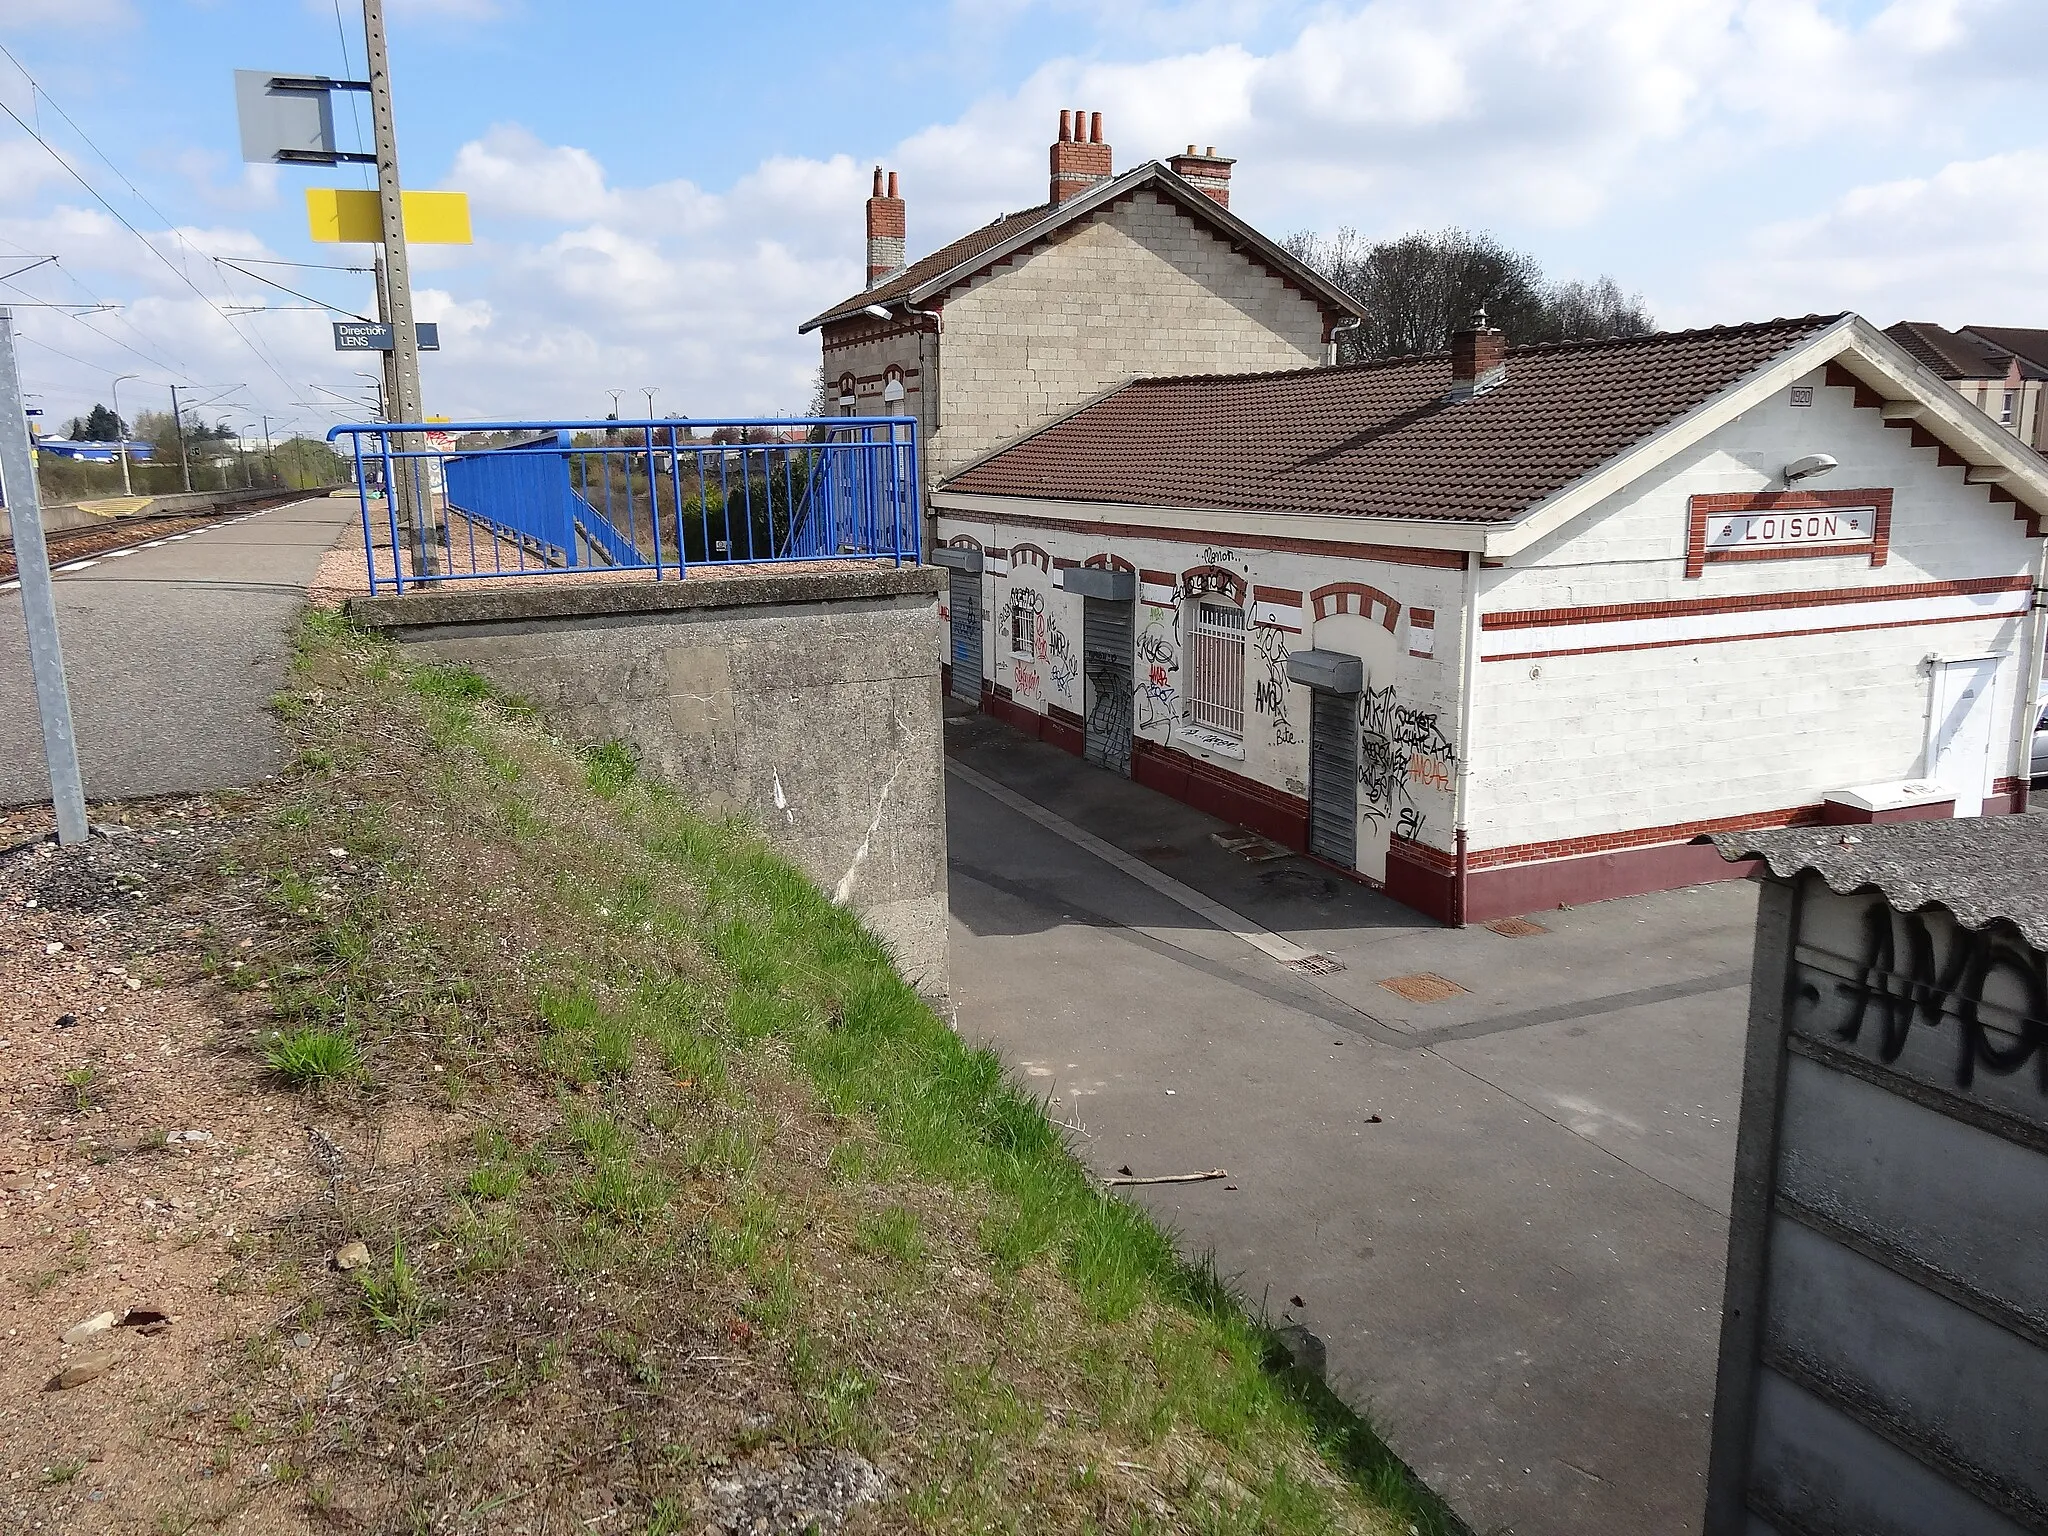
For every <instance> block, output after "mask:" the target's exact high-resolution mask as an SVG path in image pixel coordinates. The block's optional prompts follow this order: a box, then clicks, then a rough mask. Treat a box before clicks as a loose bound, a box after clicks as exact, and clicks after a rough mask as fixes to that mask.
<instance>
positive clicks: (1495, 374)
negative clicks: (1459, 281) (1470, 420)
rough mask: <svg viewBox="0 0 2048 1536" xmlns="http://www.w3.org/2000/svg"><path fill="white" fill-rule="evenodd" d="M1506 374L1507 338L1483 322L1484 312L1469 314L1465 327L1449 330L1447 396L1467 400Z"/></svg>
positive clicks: (1501, 381) (1482, 392) (1497, 381)
mask: <svg viewBox="0 0 2048 1536" xmlns="http://www.w3.org/2000/svg"><path fill="white" fill-rule="evenodd" d="M1507 377H1508V338H1507V333H1506V332H1505V331H1496V330H1493V329H1491V328H1489V327H1488V325H1487V323H1486V311H1485V310H1483V309H1482V310H1480V311H1479V313H1478V314H1476V315H1474V316H1473V317H1472V326H1471V329H1469V330H1463V331H1453V332H1451V398H1452V399H1453V400H1468V399H1470V398H1471V397H1472V396H1474V395H1480V394H1484V393H1485V392H1486V391H1487V390H1489V389H1492V388H1493V387H1494V386H1495V385H1496V384H1504V383H1506V382H1507Z"/></svg>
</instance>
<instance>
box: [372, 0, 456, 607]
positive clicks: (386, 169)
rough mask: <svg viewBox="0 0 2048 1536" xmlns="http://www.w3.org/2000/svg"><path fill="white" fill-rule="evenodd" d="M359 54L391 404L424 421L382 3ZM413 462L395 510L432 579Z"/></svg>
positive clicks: (423, 572)
mask: <svg viewBox="0 0 2048 1536" xmlns="http://www.w3.org/2000/svg"><path fill="white" fill-rule="evenodd" d="M363 55H364V57H365V59H367V60H368V62H369V74H370V125H371V128H372V130H373V136H374V138H375V145H376V153H377V211H378V214H379V217H380V220H381V223H382V225H383V232H384V283H385V287H386V288H388V289H389V290H390V291H389V294H388V299H389V304H390V322H389V323H390V326H391V340H392V347H391V354H392V357H391V361H392V375H393V382H394V384H395V386H396V388H395V391H393V392H392V395H393V397H392V399H391V401H390V406H391V414H392V419H393V420H395V421H401V422H417V421H423V420H425V418H426V411H425V408H424V406H423V405H422V404H421V400H420V351H419V336H418V333H417V332H415V331H414V330H413V323H412V261H411V259H410V258H409V257H408V256H407V255H406V249H405V196H404V192H403V190H402V188H401V186H400V183H399V179H398V128H397V125H396V123H395V122H394V120H393V118H392V115H391V57H390V50H389V47H388V45H387V43H386V41H385V37H384V0H363ZM397 447H398V448H399V450H400V451H401V452H417V451H418V450H419V449H420V447H421V442H420V438H419V434H418V433H416V432H402V433H400V434H398V443H397ZM419 463H420V461H419V460H417V459H405V460H402V461H401V462H400V464H399V465H398V466H397V468H398V469H399V470H400V471H402V472H401V473H400V475H399V485H398V490H399V495H400V501H399V508H400V511H401V512H402V513H409V514H410V523H409V526H410V527H411V529H412V543H413V571H414V574H415V575H416V576H419V577H431V576H432V575H433V574H434V567H435V565H436V563H437V562H436V545H437V543H438V542H439V541H438V539H437V538H435V537H434V536H433V533H432V530H430V529H429V528H428V526H427V524H428V522H429V521H430V520H431V511H432V509H431V507H429V506H425V505H421V498H420V496H419V495H418V488H419V486H418V482H419V479H420V475H419V470H418V465H419Z"/></svg>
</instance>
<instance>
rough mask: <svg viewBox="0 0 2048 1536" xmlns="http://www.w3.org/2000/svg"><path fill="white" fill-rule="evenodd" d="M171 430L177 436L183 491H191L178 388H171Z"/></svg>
mask: <svg viewBox="0 0 2048 1536" xmlns="http://www.w3.org/2000/svg"><path fill="white" fill-rule="evenodd" d="M171 430H172V431H173V432H175V433H177V434H178V470H179V473H180V474H182V475H183V476H184V480H185V490H186V491H187V492H188V493H189V492H190V491H191V489H192V461H191V460H190V459H188V458H186V457H185V418H184V417H183V416H181V415H179V414H178V386H177V385H175V384H173V385H172V386H171Z"/></svg>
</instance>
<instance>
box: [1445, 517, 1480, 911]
mask: <svg viewBox="0 0 2048 1536" xmlns="http://www.w3.org/2000/svg"><path fill="white" fill-rule="evenodd" d="M1479 560H1480V556H1479V552H1478V551H1477V550H1468V551H1466V554H1465V614H1464V619H1465V654H1464V656H1463V657H1462V658H1461V664H1462V667H1463V670H1464V680H1463V682H1462V683H1461V684H1460V686H1459V689H1458V779H1457V787H1456V793H1455V796H1454V799H1453V803H1452V810H1451V828H1452V844H1453V847H1454V848H1455V849H1456V853H1457V873H1456V875H1455V876H1454V877H1453V878H1454V879H1455V880H1456V882H1457V903H1458V920H1459V921H1460V922H1461V923H1462V922H1463V921H1464V919H1465V881H1466V871H1465V856H1466V850H1465V835H1466V828H1467V825H1468V823H1467V819H1466V818H1467V815H1468V813H1469V811H1468V803H1469V801H1470V799H1471V781H1472V703H1473V695H1474V693H1475V692H1476V691H1477V688H1478V684H1479Z"/></svg>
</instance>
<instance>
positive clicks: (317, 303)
mask: <svg viewBox="0 0 2048 1536" xmlns="http://www.w3.org/2000/svg"><path fill="white" fill-rule="evenodd" d="M213 259H214V261H215V262H217V263H218V264H220V265H221V266H223V267H227V268H229V269H231V270H233V271H236V272H240V273H241V274H242V276H244V277H253V278H255V279H256V281H257V282H259V283H268V284H269V285H270V286H271V287H272V288H275V289H276V290H277V291H278V292H279V293H288V294H290V295H291V296H292V297H293V298H295V299H304V300H305V301H306V302H307V303H308V304H311V305H313V306H314V307H315V308H316V309H331V310H333V311H334V312H335V313H336V314H337V315H347V316H348V317H349V319H351V320H360V321H362V322H363V324H365V325H368V324H369V323H370V320H369V317H368V316H367V315H359V314H357V313H356V312H355V311H354V310H352V309H343V308H342V307H341V306H340V305H339V304H329V303H326V302H324V301H323V300H320V299H316V298H314V297H313V295H311V294H310V293H301V292H299V290H298V289H296V288H287V287H285V285H284V284H283V283H280V282H277V281H275V280H274V279H272V278H268V277H265V276H264V275H263V274H262V273H261V272H249V271H245V270H244V269H243V268H242V267H241V266H239V265H237V264H236V263H234V262H232V261H229V260H228V259H227V257H225V256H216V257H214V258H213Z"/></svg>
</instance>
